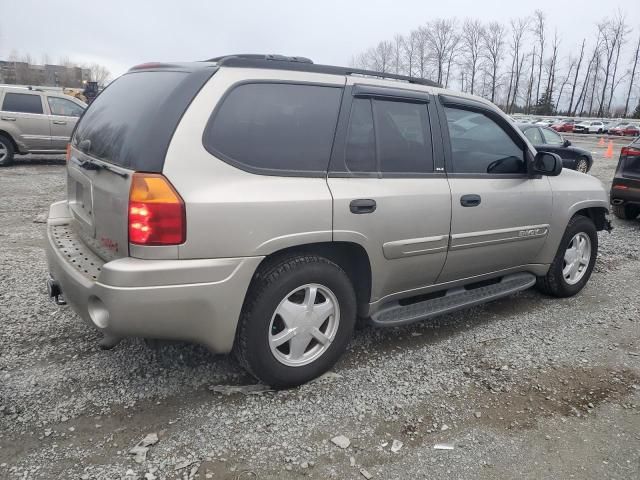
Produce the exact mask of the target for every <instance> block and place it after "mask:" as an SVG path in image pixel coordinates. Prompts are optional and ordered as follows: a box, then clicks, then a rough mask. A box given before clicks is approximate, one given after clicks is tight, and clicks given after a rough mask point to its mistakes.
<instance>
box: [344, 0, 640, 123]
mask: <svg viewBox="0 0 640 480" xmlns="http://www.w3.org/2000/svg"><path fill="white" fill-rule="evenodd" d="M634 33H635V34H638V32H633V30H632V29H631V28H630V26H629V25H628V24H627V22H626V19H625V15H624V13H623V12H621V11H618V12H617V13H616V14H615V15H613V16H612V17H607V18H604V19H603V20H602V21H601V22H598V23H597V24H596V25H595V26H594V30H593V32H592V34H591V35H589V36H587V37H585V38H584V39H583V40H582V42H581V44H579V45H571V46H567V48H566V51H567V52H568V54H566V55H564V54H563V53H562V51H563V50H562V49H561V35H560V34H559V33H558V31H557V29H554V30H553V32H552V31H551V29H550V27H549V25H548V22H547V17H546V14H545V13H544V12H543V11H541V10H536V11H535V12H534V13H533V14H532V15H530V16H527V17H521V18H514V19H511V20H510V21H509V23H508V24H503V23H500V22H495V21H494V22H488V23H483V22H480V21H479V20H476V19H465V20H463V21H459V20H458V19H456V18H450V19H434V20H431V21H429V22H427V23H426V24H424V25H421V26H419V27H418V28H416V29H415V30H412V31H411V32H408V33H407V34H405V35H400V34H398V35H395V36H394V37H393V39H392V40H383V41H380V42H379V43H378V44H377V45H376V46H374V47H371V48H369V49H368V50H366V51H364V52H361V53H359V54H357V55H355V56H354V57H353V59H352V62H351V63H352V65H353V66H355V67H357V68H363V69H367V70H375V71H379V72H383V73H394V74H401V75H409V76H412V77H419V78H429V79H431V80H434V81H436V82H438V83H439V84H441V85H442V86H444V87H446V88H454V89H459V90H461V91H463V92H466V93H470V94H475V95H480V96H482V97H484V98H487V99H489V100H491V101H492V102H494V103H496V104H497V105H498V106H500V108H502V109H503V110H504V111H505V112H507V113H526V114H538V115H555V114H563V115H569V116H597V117H627V116H633V117H635V118H640V85H639V83H640V81H639V80H638V77H640V72H638V60H639V53H640V36H639V37H638V38H637V40H636V39H635V37H633V35H634ZM632 99H633V101H634V103H632ZM636 103H637V106H636ZM634 107H635V110H634Z"/></svg>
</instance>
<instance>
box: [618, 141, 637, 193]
mask: <svg viewBox="0 0 640 480" xmlns="http://www.w3.org/2000/svg"><path fill="white" fill-rule="evenodd" d="M613 189H614V190H618V191H619V193H622V192H624V193H630V192H632V191H633V192H635V193H636V194H637V195H638V197H639V198H638V200H640V137H639V138H638V139H636V140H635V141H634V142H632V143H631V144H629V145H627V146H626V147H623V148H622V150H621V151H620V160H619V161H618V168H617V170H616V174H615V177H614V179H613Z"/></svg>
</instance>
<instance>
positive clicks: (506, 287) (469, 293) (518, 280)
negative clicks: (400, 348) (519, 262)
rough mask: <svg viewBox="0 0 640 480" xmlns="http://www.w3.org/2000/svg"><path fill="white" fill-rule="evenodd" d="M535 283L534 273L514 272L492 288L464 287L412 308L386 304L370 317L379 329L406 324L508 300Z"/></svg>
mask: <svg viewBox="0 0 640 480" xmlns="http://www.w3.org/2000/svg"><path fill="white" fill-rule="evenodd" d="M535 283H536V277H535V275H533V274H531V273H526V272H522V273H514V274H511V275H506V276H504V277H502V278H501V279H500V281H499V282H496V283H492V284H490V285H484V286H479V287H476V288H472V289H469V290H467V289H466V288H465V287H456V288H451V289H449V290H447V291H446V293H445V295H444V296H441V297H437V298H432V299H429V300H423V301H421V302H416V303H412V304H410V305H401V304H400V303H399V302H397V301H395V302H391V303H389V304H386V305H385V306H383V307H382V308H381V309H380V310H378V311H377V312H376V313H374V314H373V315H371V322H372V323H373V324H374V325H376V326H378V327H396V326H398V325H405V324H407V323H413V322H417V321H419V320H426V319H428V318H431V317H435V316H436V315H442V314H444V313H450V312H455V311H456V310H461V309H463V308H469V307H473V306H475V305H480V304H482V303H486V302H490V301H492V300H496V299H498V298H502V297H506V296H508V295H511V294H513V293H516V292H519V291H521V290H526V289H527V288H530V287H532V286H533V285H534V284H535Z"/></svg>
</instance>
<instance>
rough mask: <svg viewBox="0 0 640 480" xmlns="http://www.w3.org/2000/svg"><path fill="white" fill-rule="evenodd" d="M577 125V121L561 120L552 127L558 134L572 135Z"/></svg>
mask: <svg viewBox="0 0 640 480" xmlns="http://www.w3.org/2000/svg"><path fill="white" fill-rule="evenodd" d="M575 123H576V122H575V120H561V121H558V122H556V123H554V124H553V125H551V128H553V129H554V130H555V131H556V132H569V133H571V132H573V126H574V125H575Z"/></svg>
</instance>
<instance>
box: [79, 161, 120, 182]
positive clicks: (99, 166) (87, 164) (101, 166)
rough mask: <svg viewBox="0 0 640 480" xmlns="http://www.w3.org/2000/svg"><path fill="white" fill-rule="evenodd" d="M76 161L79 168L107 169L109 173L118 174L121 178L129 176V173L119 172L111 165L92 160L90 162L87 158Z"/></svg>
mask: <svg viewBox="0 0 640 480" xmlns="http://www.w3.org/2000/svg"><path fill="white" fill-rule="evenodd" d="M76 162H77V164H78V166H79V167H80V168H83V169H85V170H95V171H98V170H107V171H109V172H111V173H115V174H116V175H118V176H120V177H122V178H128V177H129V174H127V173H124V172H120V171H118V170H116V169H115V168H113V167H111V166H109V165H105V164H103V163H94V162H91V161H89V160H84V161H80V160H76Z"/></svg>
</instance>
